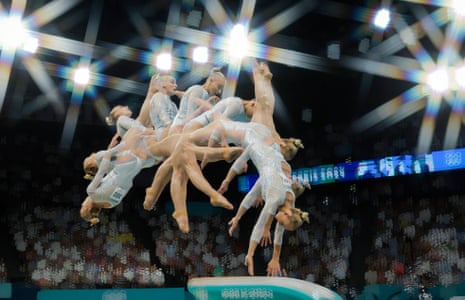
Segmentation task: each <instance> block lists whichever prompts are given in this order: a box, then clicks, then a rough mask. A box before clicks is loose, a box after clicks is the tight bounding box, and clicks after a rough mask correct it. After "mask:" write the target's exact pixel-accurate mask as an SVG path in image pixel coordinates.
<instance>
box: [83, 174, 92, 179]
mask: <svg viewBox="0 0 465 300" xmlns="http://www.w3.org/2000/svg"><path fill="white" fill-rule="evenodd" d="M83 178H84V179H85V180H92V179H94V175H91V174H88V173H87V174H86V175H84V177H83Z"/></svg>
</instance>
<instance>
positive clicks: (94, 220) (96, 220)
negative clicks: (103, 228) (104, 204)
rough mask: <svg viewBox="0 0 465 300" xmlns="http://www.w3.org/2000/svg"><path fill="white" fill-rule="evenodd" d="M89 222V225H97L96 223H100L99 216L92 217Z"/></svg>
mask: <svg viewBox="0 0 465 300" xmlns="http://www.w3.org/2000/svg"><path fill="white" fill-rule="evenodd" d="M89 223H90V226H94V225H97V224H98V223H100V219H99V218H92V219H90V220H89Z"/></svg>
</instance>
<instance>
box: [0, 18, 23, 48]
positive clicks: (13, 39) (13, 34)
mask: <svg viewBox="0 0 465 300" xmlns="http://www.w3.org/2000/svg"><path fill="white" fill-rule="evenodd" d="M0 28H2V30H0V46H1V47H2V48H4V49H16V48H17V47H18V46H20V45H21V44H22V43H24V40H25V38H26V36H27V35H26V30H25V28H24V26H23V23H22V22H21V18H19V17H8V18H2V19H0ZM5 28H8V30H5Z"/></svg>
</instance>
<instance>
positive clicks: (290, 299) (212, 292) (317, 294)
mask: <svg viewBox="0 0 465 300" xmlns="http://www.w3.org/2000/svg"><path fill="white" fill-rule="evenodd" d="M187 289H188V290H189V292H190V293H191V294H192V295H193V296H194V298H195V299H196V300H220V299H254V300H261V299H280V300H281V299H282V300H298V299H307V300H308V299H314V300H342V297H341V296H339V295H338V294H337V293H335V292H333V291H331V290H330V289H328V288H326V287H323V286H321V285H318V284H315V283H311V282H308V281H304V280H300V279H294V278H287V277H266V276H237V277H200V278H192V279H190V280H189V281H188V283H187Z"/></svg>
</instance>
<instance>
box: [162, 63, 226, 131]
mask: <svg viewBox="0 0 465 300" xmlns="http://www.w3.org/2000/svg"><path fill="white" fill-rule="evenodd" d="M225 81H226V79H225V77H224V75H223V73H221V71H220V68H212V70H211V71H210V74H209V76H208V78H207V80H206V81H205V83H204V84H203V85H193V86H191V87H190V88H188V89H187V90H186V91H185V93H184V95H183V97H182V98H181V101H180V102H179V110H178V113H177V114H176V117H175V118H174V120H173V123H172V125H171V127H170V130H169V133H168V134H173V133H181V132H182V129H183V127H184V125H185V124H186V123H187V122H189V121H190V120H191V119H193V118H195V117H196V116H198V115H200V114H201V113H202V112H204V111H207V110H209V109H210V108H212V106H213V105H214V104H215V103H216V102H218V100H219V98H218V95H220V94H221V91H222V89H223V86H224V84H225Z"/></svg>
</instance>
